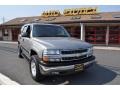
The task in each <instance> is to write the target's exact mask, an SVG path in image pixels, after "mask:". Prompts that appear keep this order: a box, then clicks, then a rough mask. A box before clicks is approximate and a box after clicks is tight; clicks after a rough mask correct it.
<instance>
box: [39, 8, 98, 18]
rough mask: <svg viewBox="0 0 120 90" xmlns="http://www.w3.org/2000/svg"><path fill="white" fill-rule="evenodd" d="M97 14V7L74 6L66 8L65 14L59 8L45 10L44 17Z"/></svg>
mask: <svg viewBox="0 0 120 90" xmlns="http://www.w3.org/2000/svg"><path fill="white" fill-rule="evenodd" d="M92 14H97V8H74V9H65V10H64V11H63V14H61V13H60V11H59V10H52V11H44V12H43V13H42V15H41V16H42V17H58V16H61V15H64V16H76V15H92Z"/></svg>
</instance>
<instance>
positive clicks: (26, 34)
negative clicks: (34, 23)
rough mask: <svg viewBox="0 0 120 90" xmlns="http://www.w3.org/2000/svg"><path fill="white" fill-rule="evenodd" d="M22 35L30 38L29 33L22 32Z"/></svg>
mask: <svg viewBox="0 0 120 90" xmlns="http://www.w3.org/2000/svg"><path fill="white" fill-rule="evenodd" d="M22 37H28V38H30V35H29V34H28V33H24V34H23V35H22Z"/></svg>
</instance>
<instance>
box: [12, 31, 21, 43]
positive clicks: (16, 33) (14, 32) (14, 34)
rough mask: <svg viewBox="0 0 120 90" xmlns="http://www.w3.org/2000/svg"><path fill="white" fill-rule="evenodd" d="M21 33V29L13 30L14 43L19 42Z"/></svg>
mask: <svg viewBox="0 0 120 90" xmlns="http://www.w3.org/2000/svg"><path fill="white" fill-rule="evenodd" d="M19 32H20V30H19V29H14V30H12V40H13V41H17V40H18V34H19Z"/></svg>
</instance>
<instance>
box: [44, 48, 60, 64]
mask: <svg viewBox="0 0 120 90" xmlns="http://www.w3.org/2000/svg"><path fill="white" fill-rule="evenodd" d="M60 60H61V57H60V50H52V49H48V50H44V51H43V61H45V62H48V61H50V62H59V61H60Z"/></svg>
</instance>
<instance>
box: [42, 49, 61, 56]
mask: <svg viewBox="0 0 120 90" xmlns="http://www.w3.org/2000/svg"><path fill="white" fill-rule="evenodd" d="M43 54H44V55H59V54H60V50H44V51H43Z"/></svg>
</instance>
